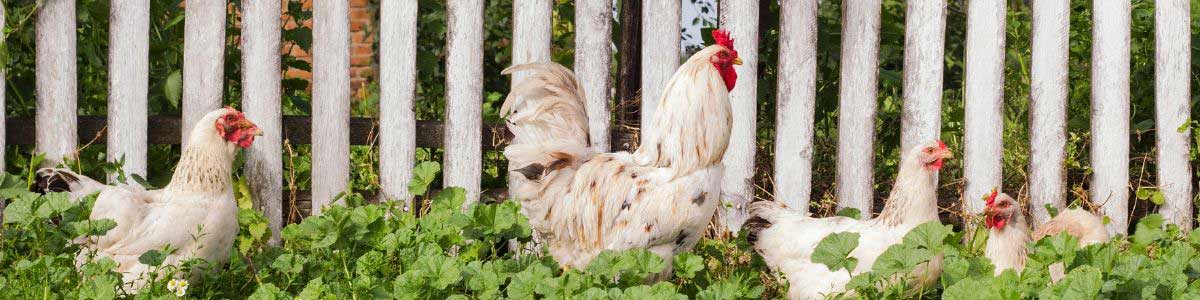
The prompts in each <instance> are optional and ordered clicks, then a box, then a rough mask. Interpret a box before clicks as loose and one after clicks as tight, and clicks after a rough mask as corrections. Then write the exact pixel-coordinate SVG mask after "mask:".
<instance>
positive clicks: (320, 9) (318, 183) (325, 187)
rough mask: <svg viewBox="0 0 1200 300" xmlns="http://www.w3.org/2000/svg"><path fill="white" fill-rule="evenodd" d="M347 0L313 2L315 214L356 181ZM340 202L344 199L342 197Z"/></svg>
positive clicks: (313, 206) (313, 166) (313, 184)
mask: <svg viewBox="0 0 1200 300" xmlns="http://www.w3.org/2000/svg"><path fill="white" fill-rule="evenodd" d="M348 5H349V4H348V3H347V1H316V3H314V7H313V36H318V37H320V38H318V39H313V46H312V49H313V52H312V58H313V71H314V72H313V101H312V102H313V105H312V106H313V108H312V115H313V124H320V126H313V127H312V152H313V158H312V169H313V170H320V172H321V176H313V178H312V187H313V201H312V209H313V215H319V214H320V213H321V208H322V207H323V206H327V205H331V204H334V200H335V198H336V197H337V196H338V194H339V193H342V192H345V191H346V188H347V187H348V186H349V185H348V184H349V181H350V10H349V7H348ZM338 202H340V201H338Z"/></svg>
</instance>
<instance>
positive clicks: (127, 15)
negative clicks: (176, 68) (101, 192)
mask: <svg viewBox="0 0 1200 300" xmlns="http://www.w3.org/2000/svg"><path fill="white" fill-rule="evenodd" d="M111 4H112V8H111V12H112V13H111V14H112V16H111V17H110V20H109V30H108V34H109V35H108V37H109V38H108V40H109V42H108V48H109V50H108V69H109V71H108V145H107V148H108V160H109V161H117V160H119V159H121V158H124V160H125V163H124V165H123V169H124V170H125V174H126V175H130V176H132V175H134V174H137V175H141V176H146V148H147V144H146V141H147V133H146V122H147V120H146V119H147V111H146V103H147V97H148V96H149V94H148V93H149V84H150V75H149V74H150V1H149V0H113V1H112V3H111ZM114 177H115V176H110V177H109V179H108V180H109V182H114V181H115V179H116V178H114ZM129 182H132V181H129Z"/></svg>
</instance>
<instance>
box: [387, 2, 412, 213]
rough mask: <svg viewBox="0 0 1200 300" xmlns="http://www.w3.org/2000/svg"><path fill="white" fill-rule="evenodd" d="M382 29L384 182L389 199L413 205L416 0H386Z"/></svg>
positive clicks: (406, 205) (407, 205)
mask: <svg viewBox="0 0 1200 300" xmlns="http://www.w3.org/2000/svg"><path fill="white" fill-rule="evenodd" d="M381 6H382V7H381V8H380V14H381V16H380V18H379V19H380V23H381V25H382V26H380V27H381V28H380V30H381V31H380V35H379V69H380V71H381V72H380V74H379V75H380V76H379V79H380V81H381V84H380V86H379V90H380V94H381V95H380V98H379V133H380V134H379V181H380V182H379V183H380V188H381V189H382V191H383V196H384V198H385V199H388V200H398V201H404V205H405V206H404V207H410V206H411V205H412V195H409V194H408V182H409V181H411V180H412V168H413V160H414V159H415V155H416V151H417V150H416V134H417V128H416V126H417V123H416V116H415V115H414V114H413V97H414V96H416V95H415V93H416V73H417V70H416V61H417V60H416V57H417V2H416V1H383V3H382V4H381Z"/></svg>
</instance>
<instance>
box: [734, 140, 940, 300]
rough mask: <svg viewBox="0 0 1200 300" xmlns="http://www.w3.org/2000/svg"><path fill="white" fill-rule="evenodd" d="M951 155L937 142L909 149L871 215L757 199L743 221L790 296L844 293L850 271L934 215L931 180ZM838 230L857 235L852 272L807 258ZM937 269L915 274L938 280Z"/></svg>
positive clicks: (860, 269)
mask: <svg viewBox="0 0 1200 300" xmlns="http://www.w3.org/2000/svg"><path fill="white" fill-rule="evenodd" d="M951 156H952V155H951V153H950V150H949V149H947V148H946V144H944V143H942V142H941V141H937V142H934V143H930V144H926V145H924V146H921V147H917V148H913V149H912V150H911V151H909V153H907V154H906V155H904V157H903V160H902V162H901V165H900V172H899V174H898V175H897V179H896V185H895V187H894V188H893V189H892V194H891V195H890V196H889V197H888V199H887V203H886V204H885V205H884V207H883V211H882V212H881V213H880V214H879V216H878V217H876V218H874V219H871V220H858V219H853V218H847V217H829V218H813V217H809V216H808V213H804V212H799V211H795V210H791V209H788V208H787V207H784V206H783V205H781V204H779V203H777V202H774V201H760V202H755V203H753V204H751V208H750V214H751V216H752V217H751V219H750V220H749V221H747V223H746V226H747V228H749V230H750V233H749V235H748V236H747V238H748V239H749V240H750V242H751V243H752V244H753V245H754V249H755V250H756V251H757V252H758V253H759V254H760V255H762V257H763V259H764V260H765V261H766V263H767V265H768V266H770V267H771V268H772V269H774V270H776V271H779V272H780V273H783V274H784V275H785V276H786V277H787V280H788V282H789V283H790V285H791V288H790V291H789V292H788V297H789V298H791V299H824V298H825V296H827V295H831V294H834V293H840V292H844V291H845V288H846V283H847V282H849V281H850V278H851V277H852V276H853V275H857V274H859V273H863V272H866V271H870V269H871V267H872V266H873V265H874V264H875V259H876V258H878V257H879V255H880V254H882V253H883V251H884V250H887V248H888V247H891V246H892V245H895V244H899V243H901V242H902V241H903V238H904V235H905V234H907V233H908V231H909V230H912V229H913V228H914V227H916V226H917V225H920V224H923V223H926V222H929V221H935V220H938V215H937V212H938V207H937V199H936V198H935V193H934V192H935V190H934V179H935V178H936V175H937V171H938V169H940V168H941V167H942V163H943V160H944V159H946V158H950V157H951ZM839 232H856V233H858V234H859V235H860V236H859V244H858V247H857V248H855V249H854V250H853V251H852V252H850V256H852V257H854V258H856V259H858V265H857V267H855V269H854V270H853V271H852V272H848V271H846V270H845V269H839V270H838V271H830V270H829V267H827V266H826V265H824V264H821V263H816V262H813V261H812V259H811V256H812V254H813V251H814V250H815V249H816V247H817V244H818V243H820V242H821V240H822V239H824V238H825V237H826V236H828V235H830V234H833V233H839ZM940 271H941V267H940V266H939V265H938V263H937V261H936V260H935V261H934V262H931V263H930V264H929V265H928V267H927V268H926V269H925V270H918V271H916V272H917V273H918V275H923V276H918V278H919V279H921V281H922V283H923V284H924V283H927V281H930V280H932V279H936V278H937V275H938V274H940Z"/></svg>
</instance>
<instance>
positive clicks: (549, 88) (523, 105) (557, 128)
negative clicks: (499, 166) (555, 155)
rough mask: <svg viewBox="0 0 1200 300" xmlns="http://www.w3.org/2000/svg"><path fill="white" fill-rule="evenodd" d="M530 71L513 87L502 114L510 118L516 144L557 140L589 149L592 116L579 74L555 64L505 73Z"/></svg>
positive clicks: (526, 65) (516, 69) (534, 64)
mask: <svg viewBox="0 0 1200 300" xmlns="http://www.w3.org/2000/svg"><path fill="white" fill-rule="evenodd" d="M518 71H528V73H529V75H527V76H525V78H524V79H522V80H521V82H519V83H517V84H516V85H515V86H513V88H512V91H511V92H509V93H508V97H507V98H505V99H504V104H503V105H502V106H501V107H500V115H501V116H503V117H505V118H507V121H508V128H509V130H511V131H512V134H513V141H512V142H513V144H522V143H540V142H544V141H554V142H556V143H564V142H565V143H570V144H574V145H578V146H585V147H586V146H588V145H589V144H590V142H589V140H588V117H587V110H586V108H585V106H584V105H585V104H584V94H583V90H582V89H580V86H579V82H578V81H577V80H576V79H575V74H574V73H572V72H571V70H568V69H567V68H565V67H563V66H562V65H559V64H555V63H530V64H522V65H516V66H512V67H509V68H507V69H504V71H503V72H502V74H512V73H515V72H518Z"/></svg>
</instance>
